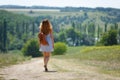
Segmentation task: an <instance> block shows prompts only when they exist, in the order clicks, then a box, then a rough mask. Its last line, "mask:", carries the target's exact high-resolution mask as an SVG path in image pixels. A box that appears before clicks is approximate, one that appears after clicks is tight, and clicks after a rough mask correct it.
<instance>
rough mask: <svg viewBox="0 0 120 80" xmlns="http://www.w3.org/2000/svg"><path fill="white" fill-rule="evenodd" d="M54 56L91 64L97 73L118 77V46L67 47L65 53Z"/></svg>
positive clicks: (119, 61)
mask: <svg viewBox="0 0 120 80" xmlns="http://www.w3.org/2000/svg"><path fill="white" fill-rule="evenodd" d="M54 58H56V59H62V60H68V61H69V62H71V63H75V64H78V65H81V64H84V65H85V66H92V67H95V68H97V70H98V72H99V73H105V74H109V75H113V76H119V77H120V46H99V47H97V46H93V47H86V46H83V47H68V51H67V52H66V54H65V55H61V56H54Z"/></svg>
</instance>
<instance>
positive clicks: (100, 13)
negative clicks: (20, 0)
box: [0, 6, 120, 52]
mask: <svg viewBox="0 0 120 80" xmlns="http://www.w3.org/2000/svg"><path fill="white" fill-rule="evenodd" d="M2 8H3V7H2ZM34 8H36V7H35V6H34ZM34 8H32V9H31V8H30V9H29V10H28V11H19V9H18V10H17V11H9V10H4V9H3V10H2V9H1V10H0V49H1V50H0V51H1V52H6V51H8V50H21V48H22V47H23V45H24V44H25V43H26V41H28V40H29V39H32V38H34V39H38V37H37V35H38V32H39V28H38V27H39V24H40V22H41V21H42V20H43V19H49V20H50V22H51V23H52V26H53V31H54V38H55V42H64V43H66V44H67V45H68V46H84V45H86V46H93V45H117V44H120V9H112V8H94V9H93V8H74V7H65V8H50V9H60V11H59V12H57V11H56V12H55V11H34ZM37 8H38V9H39V7H37ZM45 9H46V7H45ZM47 9H49V8H47ZM23 10H24V7H23ZM105 41H106V42H105Z"/></svg>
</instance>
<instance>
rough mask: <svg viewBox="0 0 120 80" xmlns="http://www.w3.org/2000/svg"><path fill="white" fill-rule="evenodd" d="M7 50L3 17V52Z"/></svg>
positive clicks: (5, 26) (5, 25)
mask: <svg viewBox="0 0 120 80" xmlns="http://www.w3.org/2000/svg"><path fill="white" fill-rule="evenodd" d="M6 51H7V22H6V20H5V19H4V28H3V52H6Z"/></svg>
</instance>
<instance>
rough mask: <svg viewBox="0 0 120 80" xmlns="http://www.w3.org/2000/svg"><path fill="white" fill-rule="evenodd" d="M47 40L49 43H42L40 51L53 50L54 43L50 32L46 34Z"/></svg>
mask: <svg viewBox="0 0 120 80" xmlns="http://www.w3.org/2000/svg"><path fill="white" fill-rule="evenodd" d="M46 41H47V42H48V45H42V44H41V45H40V49H39V51H41V52H52V51H53V45H52V39H51V37H50V33H49V34H48V35H47V36H46Z"/></svg>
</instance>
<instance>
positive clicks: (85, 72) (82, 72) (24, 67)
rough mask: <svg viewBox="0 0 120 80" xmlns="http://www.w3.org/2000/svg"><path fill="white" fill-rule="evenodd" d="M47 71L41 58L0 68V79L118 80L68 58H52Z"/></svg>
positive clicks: (118, 79)
mask: <svg viewBox="0 0 120 80" xmlns="http://www.w3.org/2000/svg"><path fill="white" fill-rule="evenodd" d="M48 67H49V72H44V68H43V59H42V58H35V59H32V60H31V61H28V62H25V63H22V64H17V65H13V66H10V67H5V68H3V69H0V80H120V77H113V76H109V75H105V74H101V73H98V72H97V69H96V68H94V67H91V66H85V65H82V64H79V65H78V64H75V63H74V62H71V61H70V60H61V59H55V58H52V59H51V60H50V63H49V66H48Z"/></svg>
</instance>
